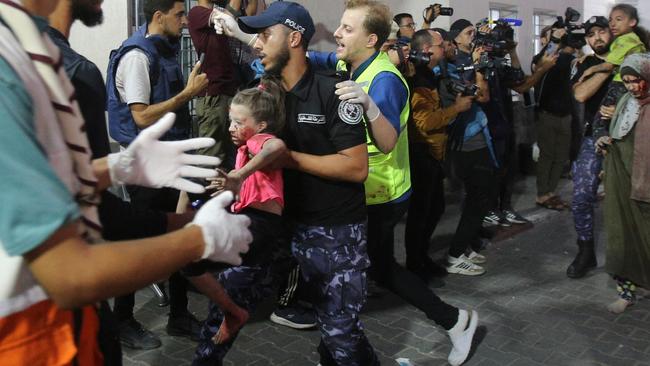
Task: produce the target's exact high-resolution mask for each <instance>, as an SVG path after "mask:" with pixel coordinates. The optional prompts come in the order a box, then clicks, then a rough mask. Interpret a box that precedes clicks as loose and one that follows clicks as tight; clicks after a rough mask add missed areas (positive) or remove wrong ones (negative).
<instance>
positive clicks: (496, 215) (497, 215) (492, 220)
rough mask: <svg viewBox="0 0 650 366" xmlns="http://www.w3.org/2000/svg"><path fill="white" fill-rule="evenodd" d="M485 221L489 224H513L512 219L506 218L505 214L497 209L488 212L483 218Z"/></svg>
mask: <svg viewBox="0 0 650 366" xmlns="http://www.w3.org/2000/svg"><path fill="white" fill-rule="evenodd" d="M483 223H485V224H487V225H488V226H496V225H499V226H503V227H509V226H512V224H510V221H508V220H507V219H506V217H505V215H504V214H503V213H501V211H497V210H494V211H490V212H488V214H487V215H486V216H485V217H484V218H483Z"/></svg>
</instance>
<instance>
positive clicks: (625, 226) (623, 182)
mask: <svg viewBox="0 0 650 366" xmlns="http://www.w3.org/2000/svg"><path fill="white" fill-rule="evenodd" d="M620 72H621V76H622V79H623V83H624V84H625V88H626V89H627V93H626V94H625V95H623V97H621V99H620V101H619V102H618V104H617V105H616V108H615V109H614V107H602V108H601V113H602V114H603V115H605V116H607V117H611V118H612V123H611V124H610V128H609V134H610V136H608V137H601V138H600V139H599V140H598V142H597V143H596V148H597V150H598V151H600V152H602V153H603V154H606V157H605V179H604V181H605V191H606V192H607V194H606V196H605V218H606V219H605V227H606V231H607V252H606V254H607V264H606V270H607V272H609V273H611V274H613V276H614V279H615V280H616V282H617V291H618V299H617V300H616V301H614V302H613V303H611V304H610V305H609V306H608V307H607V308H608V309H609V311H611V312H614V313H621V312H623V311H624V310H625V309H626V308H627V307H628V306H630V305H632V304H634V303H635V301H636V299H637V296H636V295H637V291H638V289H639V288H650V146H649V145H648V143H649V142H650V53H642V54H634V55H631V56H629V57H627V58H626V59H625V61H624V62H623V64H622V65H621V70H620Z"/></svg>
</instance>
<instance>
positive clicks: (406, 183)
mask: <svg viewBox="0 0 650 366" xmlns="http://www.w3.org/2000/svg"><path fill="white" fill-rule="evenodd" d="M346 68H347V67H346V65H345V62H343V61H339V62H338V64H337V65H336V69H337V70H346ZM385 71H388V72H392V73H393V74H395V75H397V77H399V78H400V80H402V83H404V87H405V88H406V92H407V99H406V105H405V106H404V108H403V109H402V113H401V114H400V117H399V124H400V132H399V135H398V137H397V144H395V147H394V148H393V150H392V151H391V152H389V153H388V154H384V153H382V152H381V151H379V149H378V148H377V146H375V143H374V142H373V141H372V139H371V138H370V134H369V129H370V125H369V122H368V121H367V120H366V121H365V122H366V142H367V144H368V168H369V170H368V178H367V179H366V182H365V188H366V204H367V205H377V204H381V203H386V202H390V201H393V200H396V199H398V198H400V197H401V196H402V195H404V194H405V193H406V192H408V190H409V189H411V169H410V166H409V146H408V144H409V143H408V132H407V130H406V129H407V123H408V116H409V112H410V103H409V100H410V98H409V97H410V92H409V89H408V84H407V83H406V80H404V77H402V74H401V73H400V72H399V70H397V68H396V67H395V66H394V65H393V64H392V63H391V62H390V60H389V59H388V55H387V54H386V53H385V52H380V53H379V55H377V57H376V58H375V59H374V60H373V61H372V62H371V63H370V65H368V67H367V68H366V69H365V70H364V71H363V72H362V73H361V75H359V77H358V78H357V79H356V80H355V81H356V82H357V83H361V84H363V83H364V82H365V85H364V86H363V90H364V91H365V92H366V93H368V90H369V89H370V85H371V84H372V81H373V79H374V78H375V76H377V74H379V73H380V72H385ZM364 119H365V117H364Z"/></svg>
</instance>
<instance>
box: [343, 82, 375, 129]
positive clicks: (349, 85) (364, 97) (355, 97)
mask: <svg viewBox="0 0 650 366" xmlns="http://www.w3.org/2000/svg"><path fill="white" fill-rule="evenodd" d="M364 86H365V83H364V84H359V83H357V82H355V81H352V80H346V81H343V82H340V83H338V84H336V92H335V93H336V95H338V96H339V99H340V100H347V101H348V102H349V103H355V104H361V105H362V106H363V110H364V112H365V113H366V116H368V120H369V122H374V121H375V120H376V119H377V118H378V117H379V114H380V111H379V108H378V107H377V105H376V104H375V102H374V101H373V100H372V98H370V96H369V95H368V93H366V92H365V91H364V90H363V87H364Z"/></svg>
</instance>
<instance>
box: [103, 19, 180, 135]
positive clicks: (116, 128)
mask: <svg viewBox="0 0 650 366" xmlns="http://www.w3.org/2000/svg"><path fill="white" fill-rule="evenodd" d="M146 35H147V24H144V25H142V26H141V27H140V28H138V30H137V31H136V32H135V33H133V35H132V36H131V37H129V38H128V39H127V40H126V41H124V43H122V45H121V46H120V48H118V49H117V50H113V51H111V57H110V60H109V64H108V71H107V73H106V78H107V80H106V93H107V95H108V106H107V109H108V125H109V132H110V135H111V137H112V138H113V139H114V140H115V141H117V142H119V143H120V145H123V146H126V145H128V144H130V143H131V141H133V139H134V138H135V137H136V136H137V135H138V133H139V132H140V130H141V128H139V127H138V126H137V125H136V123H135V120H134V119H133V115H132V114H131V110H130V109H129V106H128V105H127V104H126V103H125V102H123V101H122V100H121V99H120V94H119V92H118V91H117V87H116V85H115V76H116V73H117V66H118V65H119V63H120V60H121V59H122V57H123V56H124V55H125V54H126V53H127V52H129V51H131V50H133V49H136V48H137V49H139V50H141V51H142V52H144V54H145V55H146V56H147V58H148V60H149V80H150V82H151V95H150V100H149V105H153V104H157V103H160V102H164V101H166V100H169V99H171V98H172V97H174V96H175V95H177V94H178V93H180V92H181V91H182V90H183V88H184V85H185V81H184V79H183V73H182V71H181V66H180V64H179V62H178V58H177V57H178V50H179V47H178V45H177V44H172V43H170V42H169V41H168V40H167V38H166V37H164V36H160V35H152V36H149V37H147V36H146ZM174 112H175V113H176V122H175V123H174V126H173V127H172V128H171V129H170V130H169V131H167V133H165V135H163V137H162V138H161V140H167V141H173V140H183V139H186V138H188V137H189V132H190V113H189V106H188V105H187V104H185V105H184V106H182V107H181V108H179V109H177V110H176V111H174Z"/></svg>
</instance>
